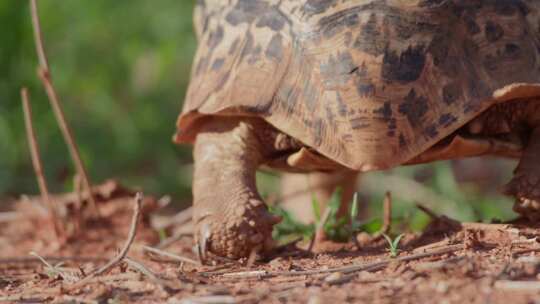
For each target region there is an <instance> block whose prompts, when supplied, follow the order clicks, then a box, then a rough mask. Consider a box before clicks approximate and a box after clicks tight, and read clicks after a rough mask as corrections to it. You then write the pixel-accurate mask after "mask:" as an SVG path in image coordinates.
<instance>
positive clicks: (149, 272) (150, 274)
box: [124, 257, 171, 291]
mask: <svg viewBox="0 0 540 304" xmlns="http://www.w3.org/2000/svg"><path fill="white" fill-rule="evenodd" d="M124 260H125V261H126V263H127V264H128V265H129V266H130V267H132V268H133V269H135V270H137V271H138V272H140V273H142V274H143V275H145V276H146V277H148V279H149V280H150V281H151V282H152V283H154V284H156V285H158V286H159V287H161V288H163V289H164V290H165V291H168V290H170V289H171V287H170V286H169V285H168V284H167V282H166V281H165V280H162V279H160V278H158V277H157V276H156V274H155V273H154V272H153V271H152V270H150V269H148V268H147V267H146V266H144V265H143V264H142V263H140V262H138V261H135V260H133V259H132V258H129V257H126V258H125V259H124Z"/></svg>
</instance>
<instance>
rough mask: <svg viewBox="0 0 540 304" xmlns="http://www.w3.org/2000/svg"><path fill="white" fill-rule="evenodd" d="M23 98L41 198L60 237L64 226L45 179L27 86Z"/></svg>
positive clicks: (27, 131)
mask: <svg viewBox="0 0 540 304" xmlns="http://www.w3.org/2000/svg"><path fill="white" fill-rule="evenodd" d="M21 100H22V105H23V112H24V125H25V127H26V137H27V141H28V146H29V148H30V155H31V158H32V166H33V167H34V172H35V174H36V179H37V183H38V186H39V192H40V193H41V200H42V201H43V203H45V205H46V206H47V208H48V209H49V215H50V220H51V224H52V225H53V228H54V233H55V235H56V237H57V238H58V237H60V235H61V231H62V227H61V225H60V223H59V222H58V212H57V210H56V206H55V205H54V204H53V203H52V202H51V199H50V195H49V188H48V187H47V181H46V180H45V176H44V175H43V166H42V162H41V157H40V153H39V145H38V143H37V140H36V133H35V131H34V126H33V124H32V107H31V106H30V99H29V97H28V90H27V89H26V88H22V89H21Z"/></svg>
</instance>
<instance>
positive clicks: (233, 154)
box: [193, 118, 280, 261]
mask: <svg viewBox="0 0 540 304" xmlns="http://www.w3.org/2000/svg"><path fill="white" fill-rule="evenodd" d="M262 127H264V125H262V122H260V121H255V120H247V119H246V120H239V119H229V118H220V119H216V120H212V119H211V118H210V119H209V120H208V121H207V122H205V124H204V127H203V128H204V129H203V130H202V131H201V132H200V133H199V134H198V135H197V139H196V143H195V148H194V159H195V172H194V180H193V198H194V214H193V219H194V223H195V229H196V230H195V232H196V234H195V238H196V242H197V244H198V245H199V252H200V254H201V259H202V260H203V261H204V259H205V257H206V251H207V250H208V251H210V252H212V253H214V254H216V255H219V256H225V257H229V258H240V257H246V256H248V255H249V254H250V253H251V252H252V251H254V250H255V251H264V250H266V249H269V247H271V245H272V226H273V225H274V224H276V223H278V222H279V221H280V218H279V217H276V216H273V215H271V214H270V213H268V209H267V206H266V204H265V203H264V202H263V200H262V199H261V197H260V196H259V194H258V192H257V189H256V185H255V172H256V170H257V167H258V166H259V165H260V164H261V163H262V162H263V161H264V160H265V157H266V156H267V155H268V154H267V153H270V152H271V149H272V148H271V147H268V146H265V145H264V143H261V140H260V138H258V137H257V135H256V133H255V129H257V130H260V129H261V128H262Z"/></svg>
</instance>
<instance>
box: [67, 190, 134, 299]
mask: <svg viewBox="0 0 540 304" xmlns="http://www.w3.org/2000/svg"><path fill="white" fill-rule="evenodd" d="M134 201H135V204H134V205H135V206H134V211H133V217H132V218H131V226H130V228H129V234H128V238H127V240H126V243H125V244H124V247H123V248H122V250H120V252H119V253H118V255H116V256H115V257H114V258H113V259H111V260H110V261H109V262H108V263H107V264H105V265H104V266H102V267H101V268H99V269H97V270H94V271H92V272H91V273H90V274H88V275H87V276H86V277H85V278H84V279H82V280H80V281H78V282H77V283H75V284H73V285H71V286H70V287H69V288H68V289H69V290H73V289H76V288H79V287H81V286H82V285H84V284H86V283H88V282H89V281H90V279H91V278H93V277H95V276H97V275H100V274H102V273H104V272H106V271H108V270H109V269H111V268H113V267H114V266H116V265H117V264H118V263H120V262H121V261H122V260H123V259H124V258H125V257H126V254H127V253H128V251H129V248H130V247H131V244H133V240H135V235H136V233H137V226H138V223H139V217H140V214H141V206H142V201H143V194H142V192H137V193H136V194H135V199H134Z"/></svg>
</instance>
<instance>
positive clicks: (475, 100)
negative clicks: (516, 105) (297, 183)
mask: <svg viewBox="0 0 540 304" xmlns="http://www.w3.org/2000/svg"><path fill="white" fill-rule="evenodd" d="M195 16H196V18H195V20H196V22H195V23H196V28H197V33H198V37H199V41H201V43H200V45H199V49H198V50H197V55H196V58H195V63H194V65H193V72H192V81H191V83H190V87H189V90H188V94H187V97H186V102H185V104H184V110H183V114H182V115H181V117H180V119H179V127H180V129H182V130H185V131H184V132H182V133H179V134H178V137H177V140H178V141H192V140H193V138H194V134H195V133H196V123H195V122H196V121H197V118H198V117H200V116H197V115H194V114H195V113H202V114H227V115H231V114H236V115H246V114H249V115H259V116H261V117H263V118H264V119H266V120H267V121H268V122H269V123H271V124H272V125H274V126H276V127H277V128H279V129H281V130H282V131H284V132H285V133H287V134H289V135H291V136H292V137H294V138H297V139H299V140H301V141H302V142H303V143H304V144H306V145H308V146H311V147H313V148H314V149H315V150H317V151H318V152H319V153H321V154H323V155H325V156H327V157H329V158H331V159H333V160H335V161H337V162H339V163H341V164H344V165H346V166H348V167H350V168H353V169H357V170H364V171H365V170H373V169H381V168H388V167H391V166H395V165H398V164H401V163H404V162H406V161H407V160H409V159H411V158H413V157H415V156H417V155H418V154H420V153H422V152H423V151H425V150H426V149H428V148H429V147H431V146H433V145H434V144H436V143H437V142H438V141H440V140H442V139H443V138H444V137H445V136H447V135H448V134H450V133H452V132H454V131H455V130H456V129H457V128H459V127H461V126H462V125H464V124H466V123H467V122H468V121H470V120H471V119H473V118H474V117H476V116H478V115H479V114H481V112H483V111H484V110H486V109H487V108H489V107H490V106H491V105H493V104H494V101H493V98H492V94H493V92H494V91H495V90H497V89H500V88H502V87H505V86H507V85H510V84H513V83H539V82H540V51H539V50H540V1H536V0H411V1H409V2H408V3H407V5H403V1H401V0H384V1H383V0H371V1H370V0H300V1H298V0H281V1H264V0H232V1H229V2H227V1H199V4H198V5H197V8H196V13H195ZM191 130H193V131H191ZM190 132H191V133H190Z"/></svg>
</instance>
